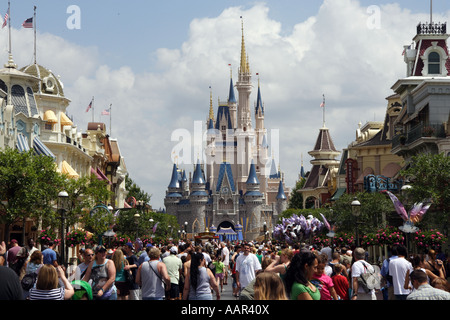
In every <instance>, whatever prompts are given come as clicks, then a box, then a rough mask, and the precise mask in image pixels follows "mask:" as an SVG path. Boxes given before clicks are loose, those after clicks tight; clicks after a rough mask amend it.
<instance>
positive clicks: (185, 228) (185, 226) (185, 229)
mask: <svg viewBox="0 0 450 320" xmlns="http://www.w3.org/2000/svg"><path fill="white" fill-rule="evenodd" d="M187 225H188V222H187V221H185V222H184V235H185V236H186V240H187Z"/></svg>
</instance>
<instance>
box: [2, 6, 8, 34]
mask: <svg viewBox="0 0 450 320" xmlns="http://www.w3.org/2000/svg"><path fill="white" fill-rule="evenodd" d="M8 17H9V9H8V12H6V13H5V17H4V18H3V25H2V29H3V28H4V27H6V24H7V23H8Z"/></svg>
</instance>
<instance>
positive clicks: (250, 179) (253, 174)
mask: <svg viewBox="0 0 450 320" xmlns="http://www.w3.org/2000/svg"><path fill="white" fill-rule="evenodd" d="M246 184H259V180H258V177H257V176H256V168H255V164H254V163H253V160H252V164H251V165H250V171H249V173H248V178H247V182H246Z"/></svg>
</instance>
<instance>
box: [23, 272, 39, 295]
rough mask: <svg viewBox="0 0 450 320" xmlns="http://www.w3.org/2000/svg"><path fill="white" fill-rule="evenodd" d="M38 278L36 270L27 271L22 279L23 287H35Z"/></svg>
mask: <svg viewBox="0 0 450 320" xmlns="http://www.w3.org/2000/svg"><path fill="white" fill-rule="evenodd" d="M36 279H37V273H36V272H31V273H27V274H26V275H24V276H23V278H22V280H21V281H20V284H21V285H22V289H23V290H26V291H29V290H30V289H31V288H33V286H34V283H35V282H36Z"/></svg>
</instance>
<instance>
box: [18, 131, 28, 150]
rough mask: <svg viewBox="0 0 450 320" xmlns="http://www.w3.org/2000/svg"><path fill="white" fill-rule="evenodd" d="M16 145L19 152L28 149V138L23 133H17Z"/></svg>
mask: <svg viewBox="0 0 450 320" xmlns="http://www.w3.org/2000/svg"><path fill="white" fill-rule="evenodd" d="M16 147H17V150H19V151H20V152H28V151H30V146H29V145H28V138H27V137H26V136H25V135H24V134H22V133H19V134H18V135H17V142H16Z"/></svg>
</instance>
